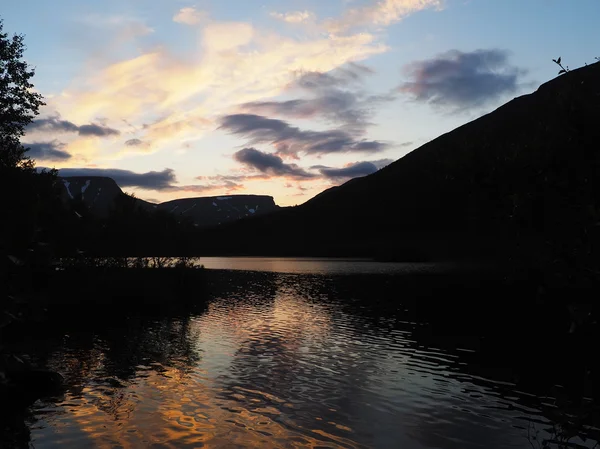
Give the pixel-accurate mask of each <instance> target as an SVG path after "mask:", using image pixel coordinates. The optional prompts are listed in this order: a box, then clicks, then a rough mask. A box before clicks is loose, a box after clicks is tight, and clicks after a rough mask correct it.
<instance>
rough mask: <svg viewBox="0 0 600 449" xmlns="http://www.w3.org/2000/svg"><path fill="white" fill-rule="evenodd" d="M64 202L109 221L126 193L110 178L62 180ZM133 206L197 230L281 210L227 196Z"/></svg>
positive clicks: (251, 198) (266, 201)
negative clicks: (162, 213) (80, 204)
mask: <svg viewBox="0 0 600 449" xmlns="http://www.w3.org/2000/svg"><path fill="white" fill-rule="evenodd" d="M59 182H60V183H61V185H62V187H63V190H62V197H63V199H64V200H65V201H67V202H68V201H82V202H83V204H84V205H85V206H86V208H87V210H88V211H89V212H90V213H91V214H92V215H93V216H95V217H97V218H106V217H108V216H109V215H110V213H111V210H113V209H114V207H115V199H116V198H119V197H123V196H124V195H125V193H123V191H122V190H121V188H120V187H119V186H118V185H117V183H116V182H115V181H114V180H113V179H112V178H109V177H100V176H72V177H62V178H60V179H59ZM131 205H132V206H135V207H139V208H142V209H144V210H147V211H165V212H169V213H171V214H172V215H173V216H175V217H176V218H178V219H189V220H191V221H192V223H193V224H195V225H196V226H197V227H206V226H216V225H219V224H223V223H228V222H232V221H235V220H239V219H241V218H245V217H250V216H253V215H260V214H264V213H267V212H273V211H275V210H276V209H277V208H278V206H277V205H276V204H275V201H274V200H273V197H272V196H266V195H227V196H215V197H198V198H184V199H176V200H172V201H167V202H164V203H158V204H154V203H151V202H148V201H144V200H142V199H139V198H135V200H134V201H132V202H131Z"/></svg>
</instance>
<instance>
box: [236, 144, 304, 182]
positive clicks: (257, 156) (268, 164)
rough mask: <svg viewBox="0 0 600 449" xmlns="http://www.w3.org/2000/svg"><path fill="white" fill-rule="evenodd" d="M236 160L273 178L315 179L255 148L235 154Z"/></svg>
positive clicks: (245, 149)
mask: <svg viewBox="0 0 600 449" xmlns="http://www.w3.org/2000/svg"><path fill="white" fill-rule="evenodd" d="M233 157H234V159H235V160H236V161H238V162H240V163H242V164H244V165H246V166H248V167H251V168H254V169H256V170H258V171H260V172H263V173H268V174H270V175H272V176H287V177H289V178H305V179H308V178H313V177H314V175H313V174H312V173H309V172H307V171H306V170H304V169H302V168H300V167H298V165H296V164H286V163H284V162H283V159H281V158H280V157H279V156H277V155H274V154H269V153H264V152H262V151H259V150H257V149H255V148H244V149H243V150H240V151H238V152H237V153H235V154H234V156H233Z"/></svg>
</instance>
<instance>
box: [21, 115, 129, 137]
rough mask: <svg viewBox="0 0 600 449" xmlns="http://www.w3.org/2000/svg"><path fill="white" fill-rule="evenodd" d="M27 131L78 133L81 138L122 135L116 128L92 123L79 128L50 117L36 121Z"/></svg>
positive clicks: (68, 122) (65, 121)
mask: <svg viewBox="0 0 600 449" xmlns="http://www.w3.org/2000/svg"><path fill="white" fill-rule="evenodd" d="M27 131H49V132H63V133H77V134H79V135H80V136H95V137H108V136H118V135H119V134H121V133H120V132H119V131H118V130H116V129H114V128H109V127H107V126H102V125H98V124H95V123H91V124H88V125H81V126H77V125H76V124H75V123H73V122H70V121H68V120H61V119H60V117H48V118H41V119H38V120H34V121H33V122H31V123H30V124H29V126H27Z"/></svg>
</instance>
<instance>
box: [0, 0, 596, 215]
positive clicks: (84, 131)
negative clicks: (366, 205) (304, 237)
mask: <svg viewBox="0 0 600 449" xmlns="http://www.w3.org/2000/svg"><path fill="white" fill-rule="evenodd" d="M0 18H1V19H2V20H3V22H4V31H5V32H9V33H11V34H12V33H19V34H24V35H25V43H26V45H27V50H26V53H25V59H26V60H27V62H28V63H29V64H30V65H31V66H32V67H34V68H35V71H36V74H35V77H34V79H33V83H34V85H35V89H36V90H37V91H38V92H40V93H41V94H42V95H43V96H44V97H45V102H46V105H45V106H44V107H43V108H42V109H41V111H40V115H39V116H38V117H37V118H36V120H35V121H34V122H33V123H32V124H31V125H30V126H29V127H28V128H27V132H26V135H25V136H24V138H23V139H22V143H23V144H24V145H25V146H27V147H28V148H30V150H29V155H30V156H31V157H32V158H34V159H35V160H36V162H37V165H38V166H39V167H54V168H57V169H59V173H61V174H62V175H63V176H67V175H78V174H83V175H89V176H91V175H97V176H110V177H112V178H113V179H115V180H116V181H117V183H118V184H119V185H120V186H121V187H122V188H123V190H125V191H127V192H131V193H135V194H136V196H138V197H139V198H143V199H146V200H149V201H154V202H161V201H167V200H170V199H175V198H184V197H197V196H214V195H227V194H260V195H271V196H273V197H274V198H275V201H276V202H277V204H279V205H283V206H285V205H295V204H301V203H304V202H305V201H307V200H309V199H310V198H312V197H314V196H315V195H317V194H318V193H320V192H322V191H323V190H325V189H327V188H330V187H332V186H335V185H340V184H342V183H344V182H346V181H348V180H349V179H351V178H353V177H357V176H365V175H368V174H370V173H373V172H375V171H376V170H378V169H380V168H382V167H384V166H386V165H388V164H389V163H391V162H393V161H395V160H397V159H399V158H401V157H402V156H404V155H406V154H407V153H408V152H410V151H413V150H415V149H417V148H418V147H420V146H421V145H423V144H424V143H426V142H428V141H430V140H432V139H434V138H436V137H437V136H439V135H441V134H443V133H446V132H448V131H451V130H452V129H454V128H456V127H458V126H460V125H463V124H465V123H467V122H469V121H471V120H473V119H475V118H477V117H479V116H481V115H483V114H486V113H489V112H491V111H493V110H494V109H495V108H497V107H498V106H500V105H502V104H503V103H505V102H507V101H509V100H511V99H512V98H514V97H517V96H520V95H523V94H527V93H531V92H533V91H535V90H536V89H537V87H538V86H539V85H540V84H542V83H544V82H547V81H549V80H551V79H552V78H554V77H556V76H557V72H558V70H559V67H558V66H556V65H555V64H554V63H553V62H552V59H556V58H558V57H559V56H561V57H562V62H563V64H564V65H567V66H569V67H570V68H571V69H574V68H577V67H581V66H583V65H584V64H585V63H593V62H595V57H599V56H600V49H599V48H597V45H595V44H597V43H598V42H600V28H599V27H598V24H597V22H598V18H600V1H598V0H321V1H316V0H288V1H285V2H284V1H281V0H279V1H276V0H261V1H257V0H221V1H215V0H198V1H188V0H85V1H82V0H55V1H52V2H50V1H47V0H30V1H28V2H20V1H13V0H8V1H5V2H3V5H2V11H1V12H0Z"/></svg>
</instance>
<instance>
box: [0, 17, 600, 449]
mask: <svg viewBox="0 0 600 449" xmlns="http://www.w3.org/2000/svg"><path fill="white" fill-rule="evenodd" d="M0 44H2V46H1V47H0V59H1V60H2V61H4V60H10V61H12V62H14V64H12V65H10V67H9V69H7V70H9V73H8V74H9V76H10V77H11V80H12V83H14V84H15V85H16V86H17V87H18V89H16V90H14V91H10V92H8V91H6V92H5V91H0V101H1V103H0V105H5V104H9V102H13V103H16V104H17V105H19V106H20V107H18V108H8V109H6V108H5V109H3V110H2V111H0V192H2V193H1V194H2V207H3V210H4V216H3V219H2V220H0V422H1V423H2V424H0V426H7V427H6V428H4V427H0V432H1V433H4V432H7V433H8V434H11V432H12V433H13V434H14V435H17V436H16V437H15V441H13V443H15V445H16V442H18V444H21V443H22V442H23V441H25V440H26V439H27V438H25V437H24V435H23V434H19V432H25V433H26V432H27V431H26V430H23V426H24V419H25V417H26V415H27V410H28V407H29V406H30V405H31V404H32V403H33V402H34V401H35V400H37V399H39V398H41V397H44V396H47V395H51V394H54V393H56V391H57V390H60V387H61V385H60V384H61V379H60V375H58V374H57V373H55V372H52V371H46V368H47V367H46V366H45V365H44V361H43V360H42V359H39V360H33V362H35V363H30V362H28V359H30V358H31V357H28V355H29V354H27V352H23V353H22V352H15V350H14V349H9V348H8V347H5V342H8V341H12V342H13V343H14V342H15V341H18V340H19V339H25V338H26V336H27V335H28V334H29V333H33V332H40V331H43V330H48V329H54V332H58V333H64V330H65V329H68V328H69V326H72V325H73V324H72V321H77V320H78V319H79V318H78V317H81V316H84V315H87V316H90V315H92V316H96V315H97V316H98V317H104V318H107V317H108V318H109V319H114V320H122V319H132V320H135V319H138V318H139V317H141V316H144V314H147V313H157V314H159V315H163V314H164V315H165V316H169V314H171V313H174V314H177V309H178V308H181V310H188V309H189V308H194V307H196V308H201V307H203V306H204V305H205V302H206V300H207V299H208V298H210V295H211V292H212V291H214V290H215V289H216V290H218V289H220V288H223V286H229V287H230V286H231V285H235V286H236V288H240V289H242V288H251V287H252V286H251V282H252V281H251V280H249V278H248V276H249V275H248V274H244V273H235V274H232V273H230V272H220V271H215V270H204V269H202V268H201V267H200V266H198V263H197V261H195V260H193V259H194V257H197V256H198V255H201V256H208V255H240V254H245V255H258V254H263V255H266V254H269V255H278V256H286V255H288V256H292V255H293V256H303V255H304V256H317V255H319V256H334V257H342V256H361V257H372V258H375V259H377V260H383V261H416V262H419V261H427V262H436V261H448V260H454V261H469V262H471V263H472V262H473V261H475V262H477V261H485V262H486V264H491V265H492V266H493V264H496V265H495V266H496V269H492V270H489V269H487V270H481V271H479V272H473V271H469V272H468V273H465V272H462V273H461V272H448V273H436V274H431V273H428V274H411V275H405V276H387V277H385V276H382V277H376V279H377V282H367V280H366V278H365V282H364V286H365V287H364V288H365V291H357V290H356V281H357V279H358V280H360V276H359V277H356V276H352V281H353V282H352V283H349V280H350V277H346V278H344V277H336V276H332V277H329V278H327V280H326V282H330V283H333V284H335V288H336V289H338V290H344V289H347V295H348V298H349V299H352V298H354V297H357V298H358V299H357V300H358V301H366V302H368V304H369V307H371V308H375V309H377V310H379V311H381V313H385V310H386V309H387V308H395V307H397V306H398V302H397V301H395V300H394V299H390V292H392V293H393V295H392V296H394V295H397V299H398V301H408V303H407V304H405V303H404V302H403V303H402V304H403V306H406V310H408V311H409V312H407V313H408V315H407V316H406V320H407V321H411V322H418V323H423V327H422V328H421V329H418V330H416V331H415V332H416V334H419V335H420V338H422V339H424V340H432V341H435V342H436V344H439V345H450V346H451V345H452V342H455V341H460V340H462V339H463V338H464V339H467V340H468V341H469V342H475V343H474V344H476V346H477V349H478V350H479V351H481V353H482V354H483V355H482V357H483V359H485V360H486V362H485V363H483V362H481V361H479V362H478V363H481V364H482V367H483V366H491V365H494V364H498V365H502V363H506V364H508V365H509V366H520V369H519V380H518V382H521V383H522V384H523V388H524V389H527V390H535V391H537V392H539V393H540V394H542V395H544V394H549V392H550V391H551V390H552V388H554V387H555V385H557V384H560V385H562V388H563V390H564V391H563V394H564V395H565V397H568V398H569V399H570V400H571V401H573V402H574V403H581V402H582V401H583V398H592V399H594V400H598V399H600V372H599V370H600V368H599V366H598V353H597V350H596V347H595V343H596V342H597V341H598V337H599V335H598V326H597V317H598V313H599V310H598V308H599V304H600V303H599V301H598V294H599V293H600V289H599V285H600V284H599V281H600V259H599V258H598V255H597V253H596V248H597V246H598V244H600V226H599V224H600V176H599V174H600V170H599V168H600V152H599V151H598V148H599V142H600V128H598V126H597V123H596V122H597V118H598V117H600V63H596V64H593V65H590V66H587V67H584V68H581V69H577V70H571V71H569V72H568V73H565V74H564V75H562V76H561V77H559V78H557V79H555V80H552V81H550V82H549V83H546V84H545V85H542V86H541V87H540V89H539V90H538V91H537V92H535V93H533V94H531V95H526V96H523V97H519V98H517V99H515V100H513V101H511V102H510V103H508V104H506V105H504V106H502V107H501V108H499V109H498V110H497V111H495V112H493V113H491V114H488V115H486V116H484V117H481V118H480V119H478V120H475V121H474V122H471V123H469V124H467V125H464V126H463V127H460V128H458V129H457V130H455V131H452V132H451V133H448V134H446V135H443V136H441V137H439V138H438V139H435V140H434V141H432V142H430V143H428V144H426V145H424V146H423V147H421V148H420V149H418V150H416V151H414V152H412V153H410V154H409V155H407V156H406V157H404V158H402V159H401V160H399V161H397V162H395V163H394V164H391V165H390V166H388V167H386V168H384V169H382V170H380V171H379V172H377V173H375V174H374V175H371V176H368V177H365V178H361V179H355V180H352V181H350V182H348V183H346V184H344V185H343V186H340V187H336V188H333V189H330V190H328V191H325V192H323V193H322V194H320V195H318V196H317V197H316V198H314V199H313V200H311V201H309V202H307V203H305V204H303V205H301V206H298V207H294V208H282V209H281V210H277V211H275V212H273V213H270V214H265V215H263V216H257V217H252V218H247V219H242V220H239V221H236V222H234V223H228V224H224V225H222V226H216V227H207V228H203V227H198V226H195V225H194V223H193V222H192V221H191V220H189V219H186V218H182V217H180V216H177V215H176V214H171V213H168V212H166V211H163V210H161V211H153V210H152V209H148V208H147V207H142V203H141V202H140V201H139V200H137V199H135V198H134V197H132V196H130V195H125V194H118V195H117V196H116V197H115V198H114V202H113V205H112V206H111V208H110V210H109V212H108V215H107V216H106V217H97V216H95V215H94V214H93V213H92V212H91V211H90V208H89V206H88V205H87V204H86V202H85V201H84V198H82V197H81V196H77V197H75V198H72V199H70V198H65V196H64V191H63V186H62V183H61V181H60V179H59V178H58V176H57V173H56V172H55V171H52V170H51V171H42V172H41V173H38V172H37V171H36V170H35V167H34V162H33V161H32V160H31V159H29V158H28V157H27V151H26V149H25V148H24V147H23V146H22V145H21V144H20V138H21V137H22V136H23V135H24V130H25V127H26V126H27V125H28V124H29V123H30V122H31V121H32V120H33V118H34V117H35V116H36V115H37V114H38V109H39V107H40V106H41V105H42V104H43V102H42V98H41V96H39V94H36V93H33V92H32V91H31V90H30V88H31V87H32V84H30V79H31V78H32V76H33V74H34V73H33V71H32V70H31V69H30V68H29V67H28V66H27V64H26V63H25V62H23V61H22V60H21V59H22V56H23V49H24V46H23V38H22V36H15V37H14V38H12V39H11V38H9V37H8V35H7V34H2V28H1V22H0ZM2 89H5V90H6V89H9V90H10V89H12V88H6V87H2ZM390 204H393V205H394V206H395V207H396V208H397V209H394V210H392V211H390V210H388V208H389V205H390ZM364 211H366V212H364ZM290 236H293V237H290ZM173 255H177V256H178V257H176V258H169V257H168V256H173ZM200 262H201V260H200ZM253 276H257V274H256V273H253ZM259 276H266V277H270V276H272V275H271V274H263V275H259ZM359 285H360V284H359ZM380 297H381V298H386V300H385V301H384V302H382V303H379V302H378V298H380ZM136 317H137V318H136ZM538 343H539V344H538ZM541 343H543V344H541ZM531 348H536V349H535V351H534V350H532V349H531ZM540 348H542V349H540ZM464 357H467V356H464ZM482 367H481V368H476V369H481V370H482V371H485V368H482ZM26 393H27V394H26ZM594 413H596V411H594ZM7 417H12V418H11V420H8V421H4V420H5V419H7ZM588 418H589V419H588ZM594 419H596V421H593V420H592V418H590V417H589V416H587V415H586V421H585V422H579V421H578V424H577V426H579V427H577V426H576V425H575V424H573V422H574V421H577V420H576V419H572V420H571V421H573V422H571V421H570V422H569V425H570V426H571V428H570V430H569V432H571V433H572V434H573V435H577V434H578V433H582V432H583V428H584V426H589V425H591V424H590V422H591V421H593V422H595V423H597V416H596V417H595V418H594ZM5 422H6V423H7V424H5ZM569 435H571V434H569ZM25 436H26V435H25ZM2 438H3V437H0V445H2V443H3V440H2ZM8 441H11V440H10V437H9V440H8ZM9 444H10V443H9ZM558 447H561V446H558Z"/></svg>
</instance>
